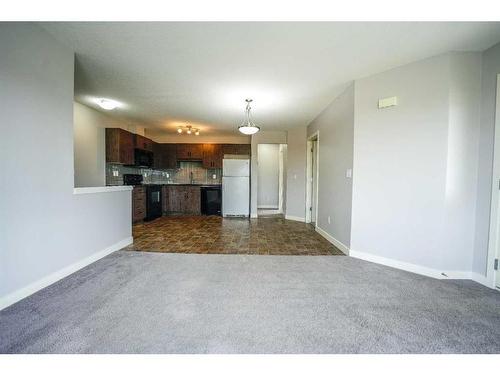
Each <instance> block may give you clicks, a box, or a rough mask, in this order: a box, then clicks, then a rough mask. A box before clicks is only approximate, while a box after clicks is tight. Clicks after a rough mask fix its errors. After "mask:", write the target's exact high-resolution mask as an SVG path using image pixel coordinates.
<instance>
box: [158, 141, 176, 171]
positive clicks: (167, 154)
mask: <svg viewBox="0 0 500 375" xmlns="http://www.w3.org/2000/svg"><path fill="white" fill-rule="evenodd" d="M153 153H154V168H157V169H175V168H177V147H176V145H175V144H174V143H155V144H154V147H153Z"/></svg>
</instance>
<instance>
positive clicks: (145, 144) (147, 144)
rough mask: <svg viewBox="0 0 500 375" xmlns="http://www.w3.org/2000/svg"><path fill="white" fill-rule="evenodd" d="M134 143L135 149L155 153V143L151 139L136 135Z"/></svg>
mask: <svg viewBox="0 0 500 375" xmlns="http://www.w3.org/2000/svg"><path fill="white" fill-rule="evenodd" d="M134 143H135V148H140V149H141V150H146V151H154V150H153V147H154V146H153V144H154V142H153V141H152V140H151V139H149V138H146V137H143V136H142V135H139V134H136V135H135V142H134Z"/></svg>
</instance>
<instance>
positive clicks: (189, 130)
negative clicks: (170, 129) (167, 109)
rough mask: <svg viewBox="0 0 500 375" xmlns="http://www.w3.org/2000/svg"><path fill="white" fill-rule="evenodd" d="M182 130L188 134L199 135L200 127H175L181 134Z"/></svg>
mask: <svg viewBox="0 0 500 375" xmlns="http://www.w3.org/2000/svg"><path fill="white" fill-rule="evenodd" d="M183 132H186V133H187V134H189V135H191V134H194V135H200V129H197V128H193V127H192V126H191V125H187V126H179V127H177V133H179V134H182V133H183Z"/></svg>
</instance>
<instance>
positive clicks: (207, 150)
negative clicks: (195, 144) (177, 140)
mask: <svg viewBox="0 0 500 375" xmlns="http://www.w3.org/2000/svg"><path fill="white" fill-rule="evenodd" d="M203 167H204V168H222V145H219V144H204V145H203Z"/></svg>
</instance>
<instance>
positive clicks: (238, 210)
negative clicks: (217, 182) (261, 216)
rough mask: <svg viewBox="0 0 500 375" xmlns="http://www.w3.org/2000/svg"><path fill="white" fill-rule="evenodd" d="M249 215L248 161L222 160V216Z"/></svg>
mask: <svg viewBox="0 0 500 375" xmlns="http://www.w3.org/2000/svg"><path fill="white" fill-rule="evenodd" d="M249 215H250V160H248V159H223V160H222V216H223V217H228V216H246V217H248V216H249Z"/></svg>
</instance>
